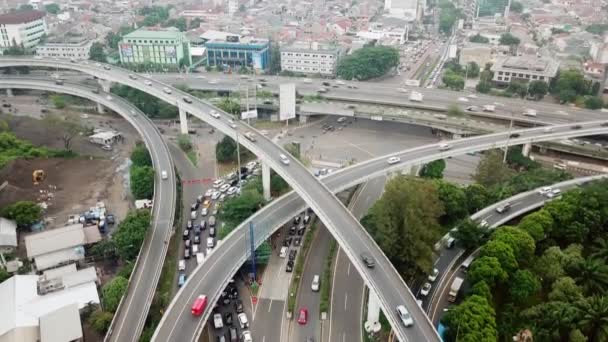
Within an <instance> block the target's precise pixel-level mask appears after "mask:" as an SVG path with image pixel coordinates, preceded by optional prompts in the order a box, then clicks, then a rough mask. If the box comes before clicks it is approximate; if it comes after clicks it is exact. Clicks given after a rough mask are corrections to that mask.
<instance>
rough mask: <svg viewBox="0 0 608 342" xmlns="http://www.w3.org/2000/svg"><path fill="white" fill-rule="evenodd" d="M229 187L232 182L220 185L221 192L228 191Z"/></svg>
mask: <svg viewBox="0 0 608 342" xmlns="http://www.w3.org/2000/svg"><path fill="white" fill-rule="evenodd" d="M228 189H230V184H223V185H222V186H220V191H221V192H226V191H228Z"/></svg>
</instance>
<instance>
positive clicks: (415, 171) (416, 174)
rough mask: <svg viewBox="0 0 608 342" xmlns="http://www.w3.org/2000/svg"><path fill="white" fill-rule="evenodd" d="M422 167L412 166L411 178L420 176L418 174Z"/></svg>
mask: <svg viewBox="0 0 608 342" xmlns="http://www.w3.org/2000/svg"><path fill="white" fill-rule="evenodd" d="M420 169H421V168H420V165H412V167H411V168H410V176H414V177H416V176H418V174H419V173H420Z"/></svg>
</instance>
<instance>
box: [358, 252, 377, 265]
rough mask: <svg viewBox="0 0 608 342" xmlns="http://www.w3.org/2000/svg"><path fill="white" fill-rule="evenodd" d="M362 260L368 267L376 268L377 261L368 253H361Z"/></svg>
mask: <svg viewBox="0 0 608 342" xmlns="http://www.w3.org/2000/svg"><path fill="white" fill-rule="evenodd" d="M361 260H363V263H364V264H365V266H367V267H368V268H374V267H375V266H376V261H374V258H372V257H371V256H370V255H369V254H367V253H361Z"/></svg>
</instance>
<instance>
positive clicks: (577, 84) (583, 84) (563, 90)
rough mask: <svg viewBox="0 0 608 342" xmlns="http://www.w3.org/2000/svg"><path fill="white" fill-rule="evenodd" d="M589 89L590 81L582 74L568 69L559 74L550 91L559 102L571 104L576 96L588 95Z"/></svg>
mask: <svg viewBox="0 0 608 342" xmlns="http://www.w3.org/2000/svg"><path fill="white" fill-rule="evenodd" d="M590 88H591V81H588V80H586V79H585V76H584V75H583V74H582V72H580V71H579V70H574V69H569V70H563V71H560V72H559V74H558V76H557V78H556V80H555V81H554V82H553V86H552V89H551V91H552V93H553V94H556V95H557V97H558V98H559V100H560V101H561V102H573V101H574V100H575V99H576V97H577V96H579V95H586V94H588V93H589V90H590Z"/></svg>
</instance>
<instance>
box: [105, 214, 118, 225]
mask: <svg viewBox="0 0 608 342" xmlns="http://www.w3.org/2000/svg"><path fill="white" fill-rule="evenodd" d="M106 223H107V224H109V225H113V224H114V223H116V218H115V217H114V215H106Z"/></svg>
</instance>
